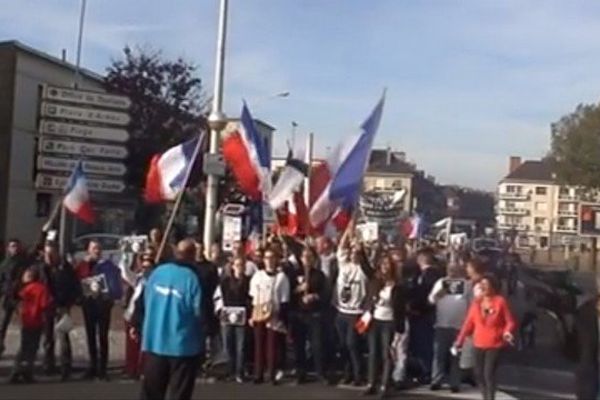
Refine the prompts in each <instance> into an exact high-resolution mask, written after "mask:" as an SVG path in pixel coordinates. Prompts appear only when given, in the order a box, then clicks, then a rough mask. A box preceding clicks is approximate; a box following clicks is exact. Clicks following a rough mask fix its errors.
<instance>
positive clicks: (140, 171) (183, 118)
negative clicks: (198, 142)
mask: <svg viewBox="0 0 600 400" xmlns="http://www.w3.org/2000/svg"><path fill="white" fill-rule="evenodd" d="M105 84H106V87H107V90H108V91H109V92H112V93H118V94H123V95H126V96H129V97H130V98H131V101H132V107H131V109H130V110H129V112H130V114H131V118H132V123H131V125H130V127H129V130H130V132H131V140H130V142H129V150H130V157H129V160H128V167H129V174H128V183H129V184H130V185H132V186H133V187H136V188H142V187H143V184H144V177H145V173H146V169H147V167H148V164H149V161H150V159H151V157H152V156H153V155H154V154H156V153H160V152H162V151H164V150H165V149H167V148H168V147H170V146H173V145H175V144H178V143H181V142H182V141H184V140H186V139H188V138H189V137H190V136H192V135H194V134H197V133H198V132H199V129H200V128H202V127H204V126H205V118H204V117H203V112H204V111H205V109H206V101H205V99H204V97H203V92H202V81H201V80H200V78H198V77H197V76H196V67H195V66H193V65H192V64H190V63H189V62H187V61H185V60H183V59H182V58H178V59H177V60H175V61H172V60H166V59H164V58H163V57H162V54H161V53H160V52H159V51H152V50H147V49H140V48H135V49H132V48H130V47H128V46H127V47H125V48H124V49H123V54H122V58H121V59H117V60H113V61H112V63H111V65H110V66H109V67H108V68H107V74H106V78H105Z"/></svg>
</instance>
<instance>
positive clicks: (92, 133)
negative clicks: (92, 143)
mask: <svg viewBox="0 0 600 400" xmlns="http://www.w3.org/2000/svg"><path fill="white" fill-rule="evenodd" d="M40 133H41V134H47V135H55V136H66V137H70V138H76V139H94V140H107V141H111V142H121V143H123V142H126V141H127V140H128V139H129V132H127V131H126V130H125V129H122V128H105V127H100V126H90V125H81V124H71V123H67V122H58V121H51V120H47V119H42V120H41V121H40Z"/></svg>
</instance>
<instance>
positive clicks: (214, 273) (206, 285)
mask: <svg viewBox="0 0 600 400" xmlns="http://www.w3.org/2000/svg"><path fill="white" fill-rule="evenodd" d="M204 250H205V249H204V246H203V244H202V243H200V242H199V241H196V268H197V271H198V278H199V279H200V285H201V287H202V327H203V329H204V335H205V337H206V338H207V339H208V345H209V350H210V354H209V355H208V356H209V357H210V361H211V363H214V362H215V361H216V358H217V357H218V356H219V354H220V353H221V349H222V345H221V336H220V335H219V319H218V318H217V315H216V313H215V302H214V295H215V291H216V290H217V287H218V286H219V269H218V268H217V266H216V265H215V264H213V263H212V262H210V261H209V260H208V258H207V257H206V254H205V252H204ZM206 356H207V355H206V354H205V357H206ZM205 361H206V360H202V362H205Z"/></svg>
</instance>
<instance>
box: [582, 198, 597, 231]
mask: <svg viewBox="0 0 600 400" xmlns="http://www.w3.org/2000/svg"><path fill="white" fill-rule="evenodd" d="M579 236H590V237H595V236H599V237H600V204H597V203H580V204H579Z"/></svg>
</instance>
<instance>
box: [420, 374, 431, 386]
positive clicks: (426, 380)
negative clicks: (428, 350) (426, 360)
mask: <svg viewBox="0 0 600 400" xmlns="http://www.w3.org/2000/svg"><path fill="white" fill-rule="evenodd" d="M418 382H419V384H420V385H429V384H430V383H431V377H429V376H423V377H421V378H419V379H418Z"/></svg>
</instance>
